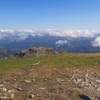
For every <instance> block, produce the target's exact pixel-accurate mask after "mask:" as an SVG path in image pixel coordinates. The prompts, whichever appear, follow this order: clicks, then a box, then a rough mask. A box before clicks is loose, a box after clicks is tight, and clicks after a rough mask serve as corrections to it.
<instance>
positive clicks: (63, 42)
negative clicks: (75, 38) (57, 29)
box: [55, 40, 70, 46]
mask: <svg viewBox="0 0 100 100" xmlns="http://www.w3.org/2000/svg"><path fill="white" fill-rule="evenodd" d="M65 44H70V43H69V42H68V41H67V40H58V41H56V43H55V45H57V46H63V45H65Z"/></svg>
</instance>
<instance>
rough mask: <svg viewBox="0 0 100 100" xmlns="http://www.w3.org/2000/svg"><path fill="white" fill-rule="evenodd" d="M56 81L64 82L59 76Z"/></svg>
mask: <svg viewBox="0 0 100 100" xmlns="http://www.w3.org/2000/svg"><path fill="white" fill-rule="evenodd" d="M56 81H57V82H59V83H60V82H64V80H63V79H60V78H57V79H56Z"/></svg>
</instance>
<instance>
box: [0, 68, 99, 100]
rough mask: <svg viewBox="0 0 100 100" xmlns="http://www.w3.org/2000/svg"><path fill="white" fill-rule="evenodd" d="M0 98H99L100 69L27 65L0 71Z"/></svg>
mask: <svg viewBox="0 0 100 100" xmlns="http://www.w3.org/2000/svg"><path fill="white" fill-rule="evenodd" d="M0 100H100V73H99V71H98V70H92V69H91V68H90V69H89V70H88V69H80V68H52V69H50V68H48V67H42V68H36V67H28V68H25V69H22V70H21V71H19V72H12V73H9V74H8V75H6V74H1V75H0Z"/></svg>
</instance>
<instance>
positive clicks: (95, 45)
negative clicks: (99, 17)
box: [91, 37, 100, 47]
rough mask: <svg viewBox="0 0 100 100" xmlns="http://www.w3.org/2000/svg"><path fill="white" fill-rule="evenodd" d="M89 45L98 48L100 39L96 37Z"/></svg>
mask: <svg viewBox="0 0 100 100" xmlns="http://www.w3.org/2000/svg"><path fill="white" fill-rule="evenodd" d="M91 44H92V46H93V47H100V37H97V38H96V39H95V40H94V41H92V42H91Z"/></svg>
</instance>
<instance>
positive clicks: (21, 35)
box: [0, 29, 100, 40]
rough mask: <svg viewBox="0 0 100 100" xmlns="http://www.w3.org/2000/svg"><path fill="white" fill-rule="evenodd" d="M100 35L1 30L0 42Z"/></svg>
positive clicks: (83, 31)
mask: <svg viewBox="0 0 100 100" xmlns="http://www.w3.org/2000/svg"><path fill="white" fill-rule="evenodd" d="M96 35H100V31H95V30H92V31H90V30H62V31H59V30H54V29H48V30H44V31H35V30H9V29H6V30H0V40H1V39H4V38H11V39H12V37H13V39H18V40H25V39H26V38H27V37H28V36H32V37H34V36H56V37H67V38H68V37H69V38H80V37H95V36H96Z"/></svg>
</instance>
